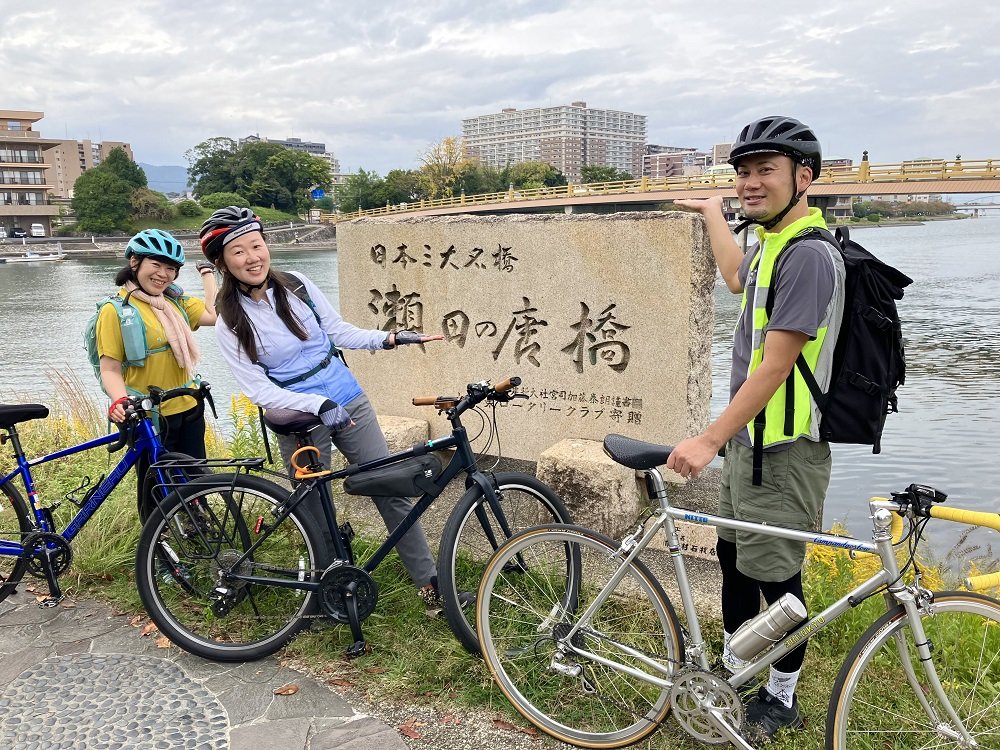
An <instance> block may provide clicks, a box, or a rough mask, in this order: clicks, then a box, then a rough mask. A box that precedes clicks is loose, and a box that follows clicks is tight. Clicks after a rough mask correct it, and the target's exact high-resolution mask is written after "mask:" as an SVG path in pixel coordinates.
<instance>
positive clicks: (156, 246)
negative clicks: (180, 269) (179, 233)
mask: <svg viewBox="0 0 1000 750" xmlns="http://www.w3.org/2000/svg"><path fill="white" fill-rule="evenodd" d="M132 256H136V257H139V258H164V259H165V260H168V261H170V262H171V263H176V264H177V265H178V266H183V265H184V248H183V246H182V245H181V243H180V242H178V240H177V238H176V237H174V236H173V235H172V234H170V232H164V231H163V230H162V229H143V230H142V231H141V232H139V233H138V234H136V235H135V236H134V237H132V239H130V240H129V241H128V245H126V246H125V257H126V258H131V257H132Z"/></svg>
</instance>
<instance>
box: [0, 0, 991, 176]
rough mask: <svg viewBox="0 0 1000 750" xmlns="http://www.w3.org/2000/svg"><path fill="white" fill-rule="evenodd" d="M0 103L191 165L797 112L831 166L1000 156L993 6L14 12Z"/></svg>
mask: <svg viewBox="0 0 1000 750" xmlns="http://www.w3.org/2000/svg"><path fill="white" fill-rule="evenodd" d="M0 4H2V6H3V11H4V16H5V20H4V24H3V35H2V41H0V71H2V72H0V108H10V109H27V110H41V111H43V112H44V113H45V119H44V120H43V121H42V122H41V124H40V128H41V131H42V134H43V135H44V136H48V137H55V138H67V137H68V138H76V139H83V138H90V139H92V140H121V141H127V142H129V143H131V144H132V148H133V150H134V153H135V158H136V160H137V161H141V162H146V163H150V164H178V165H186V161H185V158H184V154H185V152H186V151H187V150H188V149H190V148H191V147H192V146H194V145H196V144H197V143H199V142H200V141H203V140H205V139H206V138H210V137H213V136H229V137H232V138H239V137H241V136H245V135H247V134H250V133H259V134H260V135H261V136H265V137H271V138H287V137H289V136H294V137H299V138H302V139H304V140H312V141H322V142H324V143H326V146H327V149H328V150H332V151H333V152H334V153H336V155H337V156H338V158H339V159H340V162H341V166H342V168H344V169H345V170H350V171H354V170H356V169H357V168H358V167H363V168H365V169H374V170H376V171H378V172H379V173H380V174H383V175H384V174H385V173H386V172H387V171H388V170H390V169H393V168H397V167H399V168H413V167H417V166H418V165H419V159H420V155H421V154H422V153H423V152H425V151H426V149H427V147H428V146H429V145H430V144H432V143H434V142H437V141H439V140H440V139H442V138H444V137H445V136H449V135H460V134H461V124H462V118H463V117H471V116H474V115H480V114H487V113H491V112H497V111H499V110H500V109H501V108H503V107H516V108H518V109H524V108H531V107H539V106H554V105H560V104H568V103H570V102H572V101H575V100H584V101H586V102H587V104H588V105H589V106H591V107H599V108H607V109H620V110H627V111H631V112H637V113H640V114H644V115H646V116H647V118H648V120H647V138H648V141H649V142H650V143H659V144H666V145H678V146H694V147H698V148H708V147H710V146H711V145H712V144H713V143H718V142H724V141H730V140H732V139H733V138H734V137H735V136H736V134H737V133H738V131H739V129H740V127H742V125H744V124H745V123H746V122H748V121H750V120H752V119H755V118H757V117H759V116H762V115H768V114H788V115H791V116H794V117H797V118H799V119H801V120H803V121H804V122H806V123H808V124H809V125H811V126H813V128H814V129H815V130H816V132H817V133H818V134H819V137H820V141H821V143H822V145H823V152H824V156H829V157H849V158H853V159H854V160H855V162H857V161H858V160H859V159H860V157H861V152H862V150H863V149H868V150H869V152H870V153H871V159H872V161H873V162H875V163H889V162H895V161H899V160H902V159H911V158H918V157H940V158H953V157H954V156H955V155H956V154H959V153H960V154H962V156H963V157H964V158H966V159H975V158H987V157H996V156H1000V138H998V137H997V135H998V130H1000V3H997V2H995V1H994V0H981V1H978V2H971V1H965V0H962V1H956V0H948V1H947V2H940V1H935V2H931V1H930V0H905V1H904V0H883V2H876V3H873V2H871V1H870V0H823V1H821V2H804V1H803V0H799V1H798V2H790V1H786V0H776V1H774V2H770V1H768V0H764V1H763V2H756V3H726V2H714V3H712V2H703V3H699V2H674V1H673V0H648V1H643V0H636V1H634V2H633V1H630V0H552V1H551V2H541V1H539V2H531V1H530V0H521V1H518V0H493V1H489V0H420V1H419V2H417V1H415V0H405V2H399V1H397V0H387V1H384V2H383V1H382V0H366V1H365V2H353V1H344V2H334V1H332V0H329V1H323V0H321V1H316V2H308V1H307V2H296V1H295V0H285V1H284V2H280V1H276V0H244V1H243V2H240V3H229V2H226V1H225V0H222V1H221V2H214V1H213V0H199V1H198V2H192V1H191V0H171V1H170V2H166V1H165V0H131V1H129V2H122V1H121V0H42V1H41V2H19V1H18V0H0Z"/></svg>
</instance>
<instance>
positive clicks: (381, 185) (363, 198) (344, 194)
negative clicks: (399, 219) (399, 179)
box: [337, 169, 385, 213]
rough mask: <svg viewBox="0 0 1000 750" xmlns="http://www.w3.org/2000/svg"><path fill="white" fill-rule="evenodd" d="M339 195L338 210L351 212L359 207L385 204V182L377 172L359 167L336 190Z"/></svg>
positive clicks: (364, 207) (365, 207) (373, 206)
mask: <svg viewBox="0 0 1000 750" xmlns="http://www.w3.org/2000/svg"><path fill="white" fill-rule="evenodd" d="M337 194H338V195H339V196H340V210H341V211H343V212H344V213H351V212H353V211H357V210H358V209H359V208H360V209H367V208H375V207H376V206H384V205H385V198H384V195H385V182H384V180H383V179H382V178H381V177H379V176H378V172H366V171H365V170H363V169H359V170H358V172H357V174H352V175H351V176H350V177H348V178H347V179H346V180H345V181H344V184H343V185H341V186H340V188H339V189H338V190H337Z"/></svg>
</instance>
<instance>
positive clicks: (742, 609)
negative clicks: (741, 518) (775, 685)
mask: <svg viewBox="0 0 1000 750" xmlns="http://www.w3.org/2000/svg"><path fill="white" fill-rule="evenodd" d="M715 549H716V552H717V553H718V555H719V567H721V568H722V625H723V627H724V628H725V629H726V632H727V633H735V632H736V631H737V630H738V629H739V627H740V625H742V624H743V623H744V622H746V621H747V620H749V619H750V618H751V617H753V616H754V615H756V614H757V613H758V612H760V597H761V594H763V595H764V601H766V602H767V603H768V605H770V604H773V603H774V602H776V601H777V600H778V599H780V598H781V596H782V595H784V594H794V595H795V596H797V597H798V598H799V601H800V602H802V603H803V604H805V601H806V599H805V595H804V593H803V591H802V572H801V571H800V572H798V573H796V574H795V575H793V576H792V577H791V578H789V579H788V580H785V581H758V580H757V579H756V578H751V577H750V576H748V575H745V574H743V573H741V572H740V571H739V569H738V568H737V567H736V545H735V544H734V543H733V542H727V541H725V540H724V539H720V540H719V543H718V544H717V545H716V547H715ZM805 656H806V644H805V642H803V643H802V645H801V646H799V647H798V648H796V649H795V650H794V651H790V652H789V653H788V654H787V655H786V656H783V657H781V658H780V659H778V661H776V662H775V663H774V668H775V669H777V670H778V671H779V672H797V671H798V670H799V669H801V668H802V660H803V659H805Z"/></svg>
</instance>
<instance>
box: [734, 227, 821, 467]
mask: <svg viewBox="0 0 1000 750" xmlns="http://www.w3.org/2000/svg"><path fill="white" fill-rule="evenodd" d="M813 227H820V228H823V229H826V222H825V221H824V220H823V215H822V213H821V212H820V210H819V209H816V208H810V209H809V215H808V216H805V217H803V218H802V219H799V220H798V221H796V222H794V223H793V224H791V225H790V226H788V227H786V228H785V229H783V230H782V231H780V232H778V233H776V234H766V233H765V232H764V231H763V230H758V235H757V236H758V238H759V240H760V249H759V250H758V252H757V254H756V256H755V257H754V258H753V260H751V261H750V269H749V272H748V274H753V272H754V270H755V269H756V271H757V282H756V285H755V287H754V297H753V300H752V303H751V304H752V305H753V339H752V345H751V347H752V350H751V355H750V368H749V371H748V372H747V377H749V376H750V375H751V374H752V373H753V372H754V370H756V369H757V368H758V367H759V366H760V363H761V361H762V360H763V359H764V336H765V333H766V331H767V324H768V316H767V299H768V296H769V294H770V290H771V281H772V279H773V278H774V269H775V266H776V265H777V262H778V258H779V257H780V255H781V252H782V250H784V249H785V247H786V245H787V244H788V242H789V240H791V239H792V238H793V237H795V236H796V235H798V234H800V233H802V232H803V231H807V230H809V229H811V228H813ZM747 304H748V300H747V290H746V287H744V289H743V301H742V306H741V312H742V310H745V309H746V306H747ZM826 334H827V328H826V327H823V328H820V329H818V330H817V331H816V338H815V339H812V340H810V341H807V342H806V344H805V346H803V347H802V356H803V357H804V358H805V361H806V364H808V365H809V369H810V371H812V372H816V365H817V363H818V361H819V356H820V351H821V350H822V348H823V342H824V341H825V339H826ZM790 386H791V390H792V391H793V399H788V398H787V394H788V390H789V387H790ZM761 414H762V415H763V431H762V434H763V440H762V441H759V440H758V437H759V435H758V434H755V432H757V433H760V429H759V426H758V425H759V422H760V417H761V415H758V416H757V418H756V419H755V420H754V421H753V422H750V423H749V424H748V425H747V430H748V432H749V433H750V442H751V444H752V445H754V447H755V448H757V449H758V450H759V449H760V448H765V447H768V446H771V445H777V444H780V443H789V442H792V441H793V440H797V439H798V438H800V437H802V436H806V437H810V438H812V439H814V440H818V439H819V430H818V426H814V425H813V423H812V396H811V395H810V393H809V387H808V386H807V385H806V382H805V380H804V379H803V378H802V374H801V373H800V372H799V369H798V368H797V367H794V366H793V367H792V372H791V374H790V376H789V377H788V378H787V379H786V380H785V382H784V383H782V384H781V386H780V387H779V388H778V390H777V391H775V393H774V395H773V396H772V397H771V399H770V401H768V402H767V405H766V406H765V407H764V409H763V411H762V412H761ZM755 426H757V430H756V431H755ZM758 442H762V445H758Z"/></svg>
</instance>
